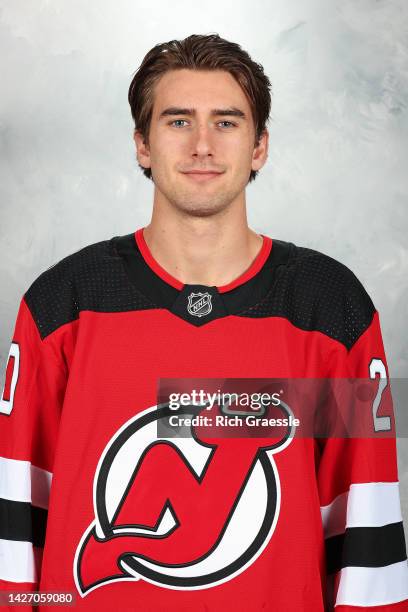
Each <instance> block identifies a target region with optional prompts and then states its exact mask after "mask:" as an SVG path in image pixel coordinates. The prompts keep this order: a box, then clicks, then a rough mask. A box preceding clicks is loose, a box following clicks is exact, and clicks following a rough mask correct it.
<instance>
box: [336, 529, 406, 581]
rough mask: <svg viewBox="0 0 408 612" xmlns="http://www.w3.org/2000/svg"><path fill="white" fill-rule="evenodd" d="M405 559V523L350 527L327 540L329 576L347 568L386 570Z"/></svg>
mask: <svg viewBox="0 0 408 612" xmlns="http://www.w3.org/2000/svg"><path fill="white" fill-rule="evenodd" d="M406 558H407V551H406V547H405V537H404V527H403V524H402V522H399V523H390V524H389V525H384V526H383V527H349V528H347V529H346V531H345V532H344V533H342V534H340V535H336V536H332V537H331V538H327V539H326V562H327V573H328V574H331V573H333V572H337V571H339V570H340V569H341V568H342V567H347V566H357V567H383V566H385V565H390V564H391V563H398V562H399V561H405V559H406Z"/></svg>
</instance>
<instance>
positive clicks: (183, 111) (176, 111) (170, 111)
mask: <svg viewBox="0 0 408 612" xmlns="http://www.w3.org/2000/svg"><path fill="white" fill-rule="evenodd" d="M210 114H211V116H212V117H240V118H241V119H246V115H245V113H244V112H243V111H242V110H240V109H239V108H235V107H231V108H213V109H212V110H211V113H210ZM175 115H187V116H189V117H194V116H195V115H196V110H195V108H181V107H179V106H170V107H169V108H165V109H164V110H163V111H162V112H161V113H160V116H159V119H161V118H162V117H168V116H171V117H174V116H175Z"/></svg>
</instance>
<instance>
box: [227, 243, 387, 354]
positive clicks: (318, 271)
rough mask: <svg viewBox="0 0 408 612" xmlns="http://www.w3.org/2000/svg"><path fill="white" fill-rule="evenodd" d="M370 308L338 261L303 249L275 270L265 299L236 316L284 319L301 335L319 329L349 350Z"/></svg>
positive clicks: (372, 309)
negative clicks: (299, 329)
mask: <svg viewBox="0 0 408 612" xmlns="http://www.w3.org/2000/svg"><path fill="white" fill-rule="evenodd" d="M374 312H375V307H374V304H373V302H372V300H371V298H370V296H369V295H368V293H367V292H366V290H365V289H364V287H363V285H362V284H361V282H360V281H359V280H358V278H357V277H356V276H355V274H354V273H353V272H352V271H351V270H350V269H349V268H347V267H346V266H345V265H343V264H342V263H340V262H339V261H337V260H335V259H333V258H332V257H329V256H328V255H325V254H323V253H319V252H318V251H315V250H313V249H308V248H305V247H295V249H294V250H293V253H292V257H291V258H290V260H289V261H288V262H287V264H286V265H284V266H279V268H278V269H277V270H276V280H275V284H274V286H273V287H272V289H271V290H270V291H269V292H268V294H267V295H266V297H265V298H264V299H263V300H261V301H260V302H259V303H258V304H256V305H255V306H252V307H250V308H248V309H247V310H245V311H242V312H240V313H239V315H240V316H246V317H273V316H275V317H276V316H279V317H285V318H287V319H289V321H290V322H291V323H293V325H295V326H296V327H299V328H301V329H303V330H307V331H320V332H322V333H323V334H326V335H327V336H329V337H330V338H333V339H334V340H338V341H339V342H342V343H343V344H344V345H345V346H346V347H347V349H350V348H351V347H352V346H353V344H354V343H355V342H356V340H357V339H358V338H359V337H360V335H361V334H362V333H363V332H364V331H365V329H367V327H368V326H369V324H370V323H371V320H372V318H373V315H374Z"/></svg>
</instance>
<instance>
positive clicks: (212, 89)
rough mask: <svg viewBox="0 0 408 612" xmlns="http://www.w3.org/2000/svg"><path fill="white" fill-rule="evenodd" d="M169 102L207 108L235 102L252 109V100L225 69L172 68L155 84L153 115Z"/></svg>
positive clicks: (168, 104) (231, 104)
mask: <svg viewBox="0 0 408 612" xmlns="http://www.w3.org/2000/svg"><path fill="white" fill-rule="evenodd" d="M167 106H183V107H190V108H197V109H198V110H199V109H206V108H210V107H211V108H213V107H214V106H216V107H217V108H223V107H225V108H227V107H229V106H235V107H237V108H240V109H241V110H242V111H244V112H245V114H248V113H250V103H249V100H248V98H247V97H246V95H245V92H244V91H243V89H242V88H241V86H240V85H239V83H238V82H237V81H236V80H235V78H234V77H233V76H232V75H231V74H230V73H229V72H226V71H225V70H205V71H204V70H189V69H184V68H183V69H178V70H169V71H168V72H166V73H165V74H164V75H163V76H162V77H161V78H160V79H159V81H158V82H157V83H156V85H155V88H154V102H153V115H158V114H159V113H160V112H161V110H162V109H164V108H166V107H167Z"/></svg>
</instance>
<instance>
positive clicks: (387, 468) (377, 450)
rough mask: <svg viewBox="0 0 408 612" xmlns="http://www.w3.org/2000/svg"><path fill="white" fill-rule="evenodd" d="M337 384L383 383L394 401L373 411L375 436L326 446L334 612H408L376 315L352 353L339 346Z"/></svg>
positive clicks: (324, 496) (325, 512)
mask: <svg viewBox="0 0 408 612" xmlns="http://www.w3.org/2000/svg"><path fill="white" fill-rule="evenodd" d="M331 376H332V377H333V378H337V377H339V378H341V377H345V378H347V379H349V380H354V381H355V379H366V380H367V379H370V380H371V379H377V380H378V381H379V382H380V379H382V383H383V388H384V386H386V387H387V394H388V395H387V396H388V401H385V403H384V405H382V403H381V402H380V403H379V404H378V405H376V406H374V410H373V411H372V414H373V429H372V433H371V434H369V432H367V433H368V435H364V437H346V436H344V437H341V438H340V437H333V438H329V437H328V438H327V439H326V440H324V442H323V444H322V450H321V456H320V461H319V466H318V488H319V495H320V504H321V513H322V522H323V529H324V536H325V545H326V565H327V591H328V601H329V609H330V610H335V612H357V611H360V612H361V611H362V610H365V609H367V610H370V612H402V611H408V565H407V554H406V545H405V536H404V527H403V522H402V515H401V504H400V493H399V482H398V468H397V453H396V439H395V435H390V436H385V435H384V434H383V433H382V432H384V431H385V430H387V429H390V427H391V429H393V432H394V434H395V420H394V414H393V405H392V397H391V390H390V381H389V375H388V365H387V361H386V356H385V352H384V346H383V340H382V335H381V328H380V321H379V315H378V312H377V311H376V310H375V309H374V314H373V317H372V320H371V322H370V323H369V325H368V326H367V328H366V329H365V330H364V331H363V333H361V335H360V336H359V337H358V338H357V339H356V341H355V342H354V344H353V345H352V346H351V347H347V348H346V347H344V346H343V345H340V346H339V350H338V351H337V352H336V356H335V359H334V360H333V363H332V365H331ZM384 379H385V380H384ZM375 384H376V383H375ZM383 397H384V398H385V397H386V394H385V393H383ZM374 421H376V422H374Z"/></svg>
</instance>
